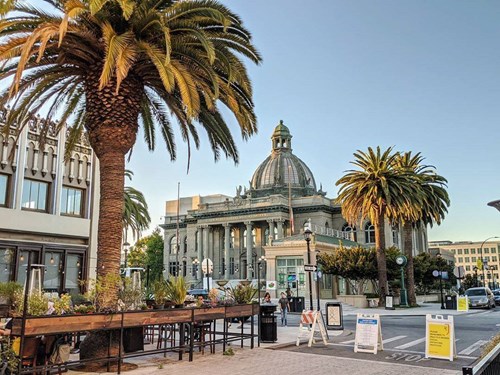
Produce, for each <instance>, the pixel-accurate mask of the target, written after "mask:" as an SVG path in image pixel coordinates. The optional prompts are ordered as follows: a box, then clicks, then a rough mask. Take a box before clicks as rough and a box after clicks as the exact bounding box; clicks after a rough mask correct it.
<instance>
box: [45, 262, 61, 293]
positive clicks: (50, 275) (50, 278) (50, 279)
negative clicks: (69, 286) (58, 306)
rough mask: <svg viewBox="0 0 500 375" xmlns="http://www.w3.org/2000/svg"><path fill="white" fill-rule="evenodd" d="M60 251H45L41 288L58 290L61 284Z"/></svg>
mask: <svg viewBox="0 0 500 375" xmlns="http://www.w3.org/2000/svg"><path fill="white" fill-rule="evenodd" d="M61 258H62V257H61V253H52V252H47V253H45V259H44V263H43V264H44V265H45V273H44V277H43V289H45V290H50V291H59V288H60V286H61V270H62V269H61V268H62V266H61V265H62V263H61V262H62V259H61Z"/></svg>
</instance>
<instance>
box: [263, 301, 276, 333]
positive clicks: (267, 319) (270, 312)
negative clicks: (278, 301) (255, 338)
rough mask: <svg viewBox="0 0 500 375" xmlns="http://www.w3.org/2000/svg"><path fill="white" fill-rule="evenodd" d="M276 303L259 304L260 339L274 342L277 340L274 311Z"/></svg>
mask: <svg viewBox="0 0 500 375" xmlns="http://www.w3.org/2000/svg"><path fill="white" fill-rule="evenodd" d="M277 307H278V305H275V304H272V303H266V304H263V305H260V341H262V342H275V341H277V340H278V325H277V322H276V316H275V315H274V312H275V311H276V308H277Z"/></svg>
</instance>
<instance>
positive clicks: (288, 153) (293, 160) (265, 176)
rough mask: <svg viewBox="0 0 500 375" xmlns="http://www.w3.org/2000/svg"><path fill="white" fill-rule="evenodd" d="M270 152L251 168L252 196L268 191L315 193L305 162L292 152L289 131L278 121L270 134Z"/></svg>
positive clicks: (300, 194)
mask: <svg viewBox="0 0 500 375" xmlns="http://www.w3.org/2000/svg"><path fill="white" fill-rule="evenodd" d="M271 141H272V152H271V155H269V156H268V157H267V158H266V159H265V160H264V161H263V162H262V163H261V164H260V165H259V166H258V167H257V169H256V170H255V172H254V174H253V177H252V180H251V181H250V182H251V193H252V197H262V196H267V195H271V194H282V195H285V196H286V195H288V191H289V189H290V190H291V193H292V196H294V197H303V196H309V195H315V194H317V190H316V182H315V181H314V176H313V174H312V173H311V170H310V169H309V168H308V167H307V165H306V164H305V163H304V162H303V161H302V160H300V159H299V158H298V157H297V156H295V155H294V154H293V153H292V135H291V134H290V130H289V129H288V127H286V126H285V124H283V121H280V123H279V124H278V126H276V128H275V129H274V132H273V135H272V136H271Z"/></svg>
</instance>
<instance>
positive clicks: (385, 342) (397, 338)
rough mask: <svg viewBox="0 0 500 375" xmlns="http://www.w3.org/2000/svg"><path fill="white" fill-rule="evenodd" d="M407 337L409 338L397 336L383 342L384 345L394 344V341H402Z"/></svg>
mask: <svg viewBox="0 0 500 375" xmlns="http://www.w3.org/2000/svg"><path fill="white" fill-rule="evenodd" d="M405 337H408V336H395V337H391V338H390V339H385V340H382V342H383V343H384V344H388V343H390V342H393V341H396V340H401V339H404V338H405Z"/></svg>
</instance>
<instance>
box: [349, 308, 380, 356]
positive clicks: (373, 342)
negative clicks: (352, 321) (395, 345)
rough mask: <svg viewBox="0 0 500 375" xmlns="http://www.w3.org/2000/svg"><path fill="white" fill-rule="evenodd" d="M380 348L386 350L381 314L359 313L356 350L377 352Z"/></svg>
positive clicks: (355, 341)
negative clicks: (383, 340)
mask: <svg viewBox="0 0 500 375" xmlns="http://www.w3.org/2000/svg"><path fill="white" fill-rule="evenodd" d="M378 350H384V343H383V342H382V327H381V324H380V316H379V315H378V314H373V315H372V314H358V315H357V317H356V337H355V340H354V352H355V353H358V352H359V353H373V354H377V351H378Z"/></svg>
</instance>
